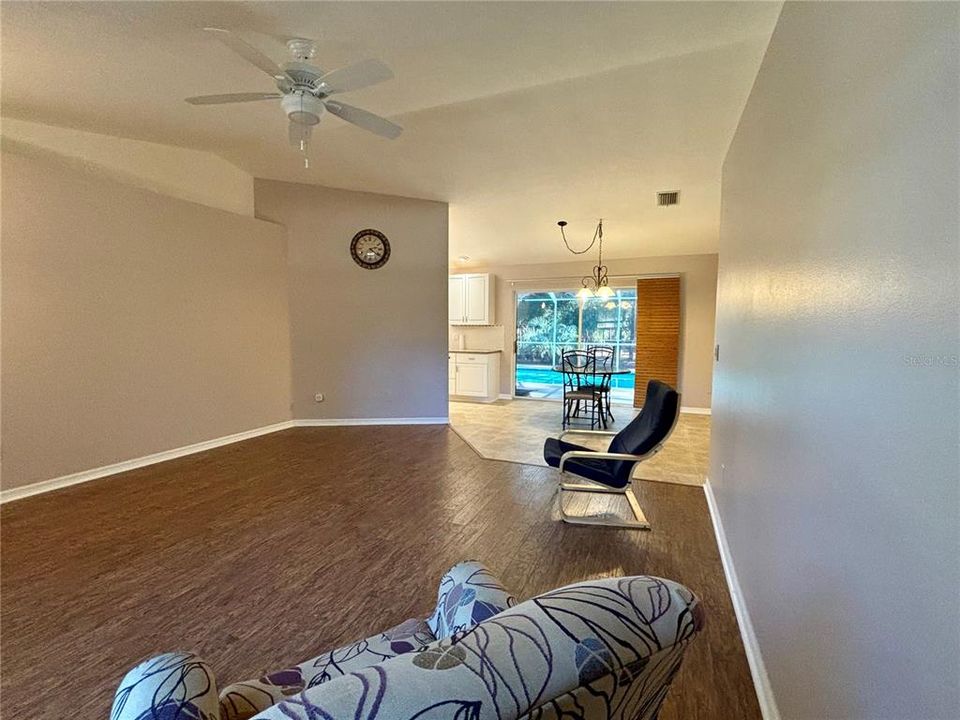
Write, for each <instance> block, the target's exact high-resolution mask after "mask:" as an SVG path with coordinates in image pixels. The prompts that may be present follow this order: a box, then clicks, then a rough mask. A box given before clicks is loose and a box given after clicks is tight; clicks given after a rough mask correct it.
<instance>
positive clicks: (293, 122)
mask: <svg viewBox="0 0 960 720" xmlns="http://www.w3.org/2000/svg"><path fill="white" fill-rule="evenodd" d="M204 30H206V31H207V32H209V33H211V34H212V35H213V36H214V37H216V38H217V39H218V40H219V41H220V42H222V43H223V44H224V45H226V46H227V47H228V48H230V49H231V50H233V51H234V52H235V53H236V54H237V55H239V56H240V57H242V58H243V59H244V60H246V61H247V62H249V63H251V64H252V65H255V66H256V67H258V68H260V69H261V70H262V71H263V72H265V73H267V75H269V76H270V77H272V78H273V79H274V81H275V82H276V84H277V90H278V91H279V92H272V93H259V92H254V93H230V94H227V95H200V96H198V97H189V98H187V102H188V103H190V104H191V105H223V104H227V103H242V102H254V101H257V100H280V106H281V107H282V108H283V111H284V112H285V113H286V114H287V117H288V118H289V119H290V144H291V145H293V146H294V147H296V148H298V149H299V150H300V152H302V153H303V165H304V167H310V160H309V158H308V157H307V146H308V145H309V143H310V135H311V133H312V132H313V128H314V126H315V125H316V124H317V123H319V122H320V117H321V116H322V115H323V113H324V112H325V111H328V112H330V113H332V114H333V115H336V116H337V117H339V118H340V119H341V120H346V121H347V122H348V123H352V124H354V125H356V126H357V127H361V128H363V129H364V130H369V131H370V132H372V133H374V134H376V135H380V136H381V137H385V138H388V139H390V140H393V139H394V138H396V137H398V136H399V135H400V133H401V132H403V128H401V127H400V126H399V125H395V124H394V123H392V122H390V121H389V120H387V119H385V118H382V117H380V116H379V115H374V114H373V113H371V112H368V111H366V110H361V109H360V108H358V107H353V106H352V105H347V104H346V103H342V102H340V101H339V100H334V99H332V97H331V96H332V95H336V94H339V93H344V92H350V91H351V90H359V89H360V88H365V87H369V86H370V85H375V84H377V83H380V82H383V81H384V80H390V79H391V78H393V72H391V70H390V68H388V67H387V66H386V65H384V64H383V63H382V62H380V61H379V60H363V61H361V62H358V63H355V64H353V65H348V66H347V67H345V68H340V69H339V70H331V71H330V72H324V71H323V70H321V69H320V68H319V67H317V66H316V65H313V64H311V63H310V62H309V60H310V58H312V57H313V56H314V54H315V52H316V45H315V43H314V41H313V40H307V39H305V38H294V39H292V40H288V41H287V48H288V49H289V50H290V54H291V56H292V57H293V59H292V60H291V61H290V62H286V63H284V64H283V65H282V66H281V65H277V64H276V63H275V62H274V61H273V60H271V59H270V58H268V57H267V56H266V55H264V54H263V53H262V52H260V51H259V50H257V49H256V48H255V47H253V46H252V45H249V44H247V43H246V42H244V41H243V40H241V39H240V38H239V37H237V36H236V35H234V34H233V33H232V32H230V31H229V30H223V29H221V28H212V27H211V28H204Z"/></svg>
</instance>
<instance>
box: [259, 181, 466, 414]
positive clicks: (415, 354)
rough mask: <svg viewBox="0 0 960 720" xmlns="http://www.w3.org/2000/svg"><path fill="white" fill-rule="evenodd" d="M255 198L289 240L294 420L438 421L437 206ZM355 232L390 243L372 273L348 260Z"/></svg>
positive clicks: (281, 189)
mask: <svg viewBox="0 0 960 720" xmlns="http://www.w3.org/2000/svg"><path fill="white" fill-rule="evenodd" d="M255 196H256V207H257V217H260V218H264V219H268V220H271V221H275V222H279V223H283V224H284V225H285V226H286V227H287V230H288V241H289V280H290V337H291V343H292V349H293V414H294V417H295V418H317V419H324V418H327V419H336V418H423V417H433V418H445V417H446V416H447V366H446V362H447V361H446V357H447V356H446V350H447V345H446V343H447V329H446V328H447V324H446V322H447V205H446V203H439V202H430V201H426V200H413V199H409V198H400V197H394V196H390V195H375V194H372V193H359V192H351V191H346V190H333V189H329V188H323V187H318V186H313V185H299V184H296V183H282V182H273V181H269V180H260V179H258V180H256V183H255ZM365 228H374V229H377V230H380V231H381V232H383V233H385V234H386V236H387V237H388V238H389V240H390V243H391V248H392V254H391V257H390V260H389V262H387V264H386V265H385V266H383V267H382V268H380V269H378V270H365V269H363V268H361V267H359V266H358V265H357V264H356V263H354V261H353V260H352V259H351V257H350V240H351V239H352V238H353V236H354V234H355V233H356V232H358V231H359V230H362V229H365ZM317 392H321V393H323V394H324V395H325V398H326V399H325V400H324V402H322V403H317V402H315V401H314V394H315V393H317Z"/></svg>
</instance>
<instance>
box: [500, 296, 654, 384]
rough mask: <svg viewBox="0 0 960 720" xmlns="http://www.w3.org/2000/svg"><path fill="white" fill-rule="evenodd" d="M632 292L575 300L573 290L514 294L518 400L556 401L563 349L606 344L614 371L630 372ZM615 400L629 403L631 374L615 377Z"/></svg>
mask: <svg viewBox="0 0 960 720" xmlns="http://www.w3.org/2000/svg"><path fill="white" fill-rule="evenodd" d="M636 311H637V291H636V289H635V288H617V289H615V294H614V296H613V297H610V298H596V297H592V298H586V299H581V298H578V297H577V291H576V290H574V289H571V290H559V291H555V290H554V291H543V292H518V293H517V314H516V317H517V358H516V360H517V362H516V378H515V383H514V384H515V388H516V390H515V392H516V395H517V396H518V397H534V398H560V397H561V396H562V394H563V384H562V376H561V374H560V373H559V372H556V371H555V370H554V369H553V368H554V367H555V366H557V365H559V364H560V359H561V357H562V355H563V351H564V350H570V349H576V348H580V349H586V348H588V347H590V346H592V345H606V346H609V347H612V348H613V350H614V367H615V368H616V369H625V370H633V369H634V367H635V361H636V327H637V322H636V317H637V316H636ZM611 395H612V399H613V401H614V402H624V403H632V402H633V375H623V376H619V377H618V376H614V378H613V387H612V392H611Z"/></svg>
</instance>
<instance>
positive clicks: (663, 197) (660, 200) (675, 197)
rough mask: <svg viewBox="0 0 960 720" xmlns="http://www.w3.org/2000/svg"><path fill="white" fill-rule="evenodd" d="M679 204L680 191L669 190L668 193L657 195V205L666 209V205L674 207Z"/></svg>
mask: <svg viewBox="0 0 960 720" xmlns="http://www.w3.org/2000/svg"><path fill="white" fill-rule="evenodd" d="M678 202H680V191H679V190H671V191H670V192H658V193H657V205H659V206H660V207H666V206H667V205H676V204H677V203H678Z"/></svg>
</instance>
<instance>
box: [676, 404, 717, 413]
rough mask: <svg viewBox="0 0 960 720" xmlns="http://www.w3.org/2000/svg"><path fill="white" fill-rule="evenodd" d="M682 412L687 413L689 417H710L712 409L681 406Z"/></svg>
mask: <svg viewBox="0 0 960 720" xmlns="http://www.w3.org/2000/svg"><path fill="white" fill-rule="evenodd" d="M680 412H682V413H687V414H688V415H709V414H710V408H698V407H686V406H684V405H681V406H680Z"/></svg>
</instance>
